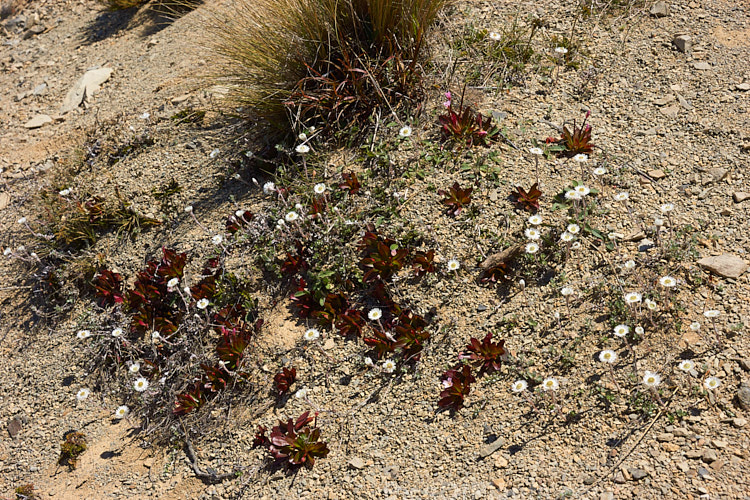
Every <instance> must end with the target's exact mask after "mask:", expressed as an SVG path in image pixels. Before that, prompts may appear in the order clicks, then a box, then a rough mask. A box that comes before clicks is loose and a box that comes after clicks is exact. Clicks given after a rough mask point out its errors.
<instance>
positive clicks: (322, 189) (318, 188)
mask: <svg viewBox="0 0 750 500" xmlns="http://www.w3.org/2000/svg"><path fill="white" fill-rule="evenodd" d="M313 191H315V193H316V194H323V193H325V192H326V185H325V184H323V183H322V182H321V183H320V184H315V187H314V188H313Z"/></svg>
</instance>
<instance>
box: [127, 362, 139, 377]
mask: <svg viewBox="0 0 750 500" xmlns="http://www.w3.org/2000/svg"><path fill="white" fill-rule="evenodd" d="M128 371H129V372H130V373H132V374H133V375H135V374H136V373H138V372H139V371H141V364H140V363H133V364H132V365H130V366H129V367H128Z"/></svg>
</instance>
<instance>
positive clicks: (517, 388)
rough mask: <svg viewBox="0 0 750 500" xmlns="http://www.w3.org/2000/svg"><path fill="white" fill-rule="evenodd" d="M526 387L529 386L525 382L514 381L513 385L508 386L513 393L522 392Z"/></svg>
mask: <svg viewBox="0 0 750 500" xmlns="http://www.w3.org/2000/svg"><path fill="white" fill-rule="evenodd" d="M528 386H529V384H528V382H526V381H525V380H516V381H515V382H513V385H512V386H510V389H511V390H512V391H513V392H523V391H525V390H526V388H527V387H528Z"/></svg>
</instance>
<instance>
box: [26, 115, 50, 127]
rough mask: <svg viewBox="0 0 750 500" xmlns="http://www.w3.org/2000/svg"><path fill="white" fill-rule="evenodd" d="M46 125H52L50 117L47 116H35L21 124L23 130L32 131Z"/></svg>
mask: <svg viewBox="0 0 750 500" xmlns="http://www.w3.org/2000/svg"><path fill="white" fill-rule="evenodd" d="M48 123H52V117H51V116H49V115H36V116H35V117H33V118H32V119H31V120H29V121H27V122H26V123H24V124H23V126H24V127H25V128H28V129H33V128H39V127H43V126H45V125H47V124H48Z"/></svg>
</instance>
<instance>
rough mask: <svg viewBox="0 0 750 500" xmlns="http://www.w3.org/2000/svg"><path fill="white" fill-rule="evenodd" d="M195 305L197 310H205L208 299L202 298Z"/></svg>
mask: <svg viewBox="0 0 750 500" xmlns="http://www.w3.org/2000/svg"><path fill="white" fill-rule="evenodd" d="M195 305H196V307H197V308H198V309H205V308H207V307H208V299H207V298H205V297H204V298H202V299H201V300H199V301H198V302H197V303H196V304H195Z"/></svg>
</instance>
